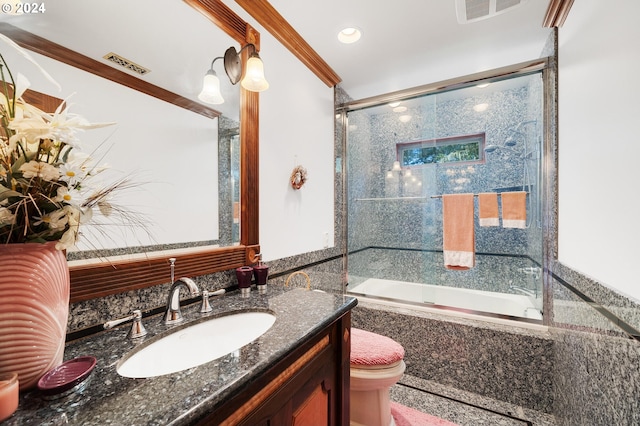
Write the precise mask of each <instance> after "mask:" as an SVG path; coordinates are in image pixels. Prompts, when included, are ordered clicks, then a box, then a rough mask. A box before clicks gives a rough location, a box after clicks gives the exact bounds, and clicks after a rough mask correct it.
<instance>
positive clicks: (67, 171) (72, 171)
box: [59, 162, 86, 186]
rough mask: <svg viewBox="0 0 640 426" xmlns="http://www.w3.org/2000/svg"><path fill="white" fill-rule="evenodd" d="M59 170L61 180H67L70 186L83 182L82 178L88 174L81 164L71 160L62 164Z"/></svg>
mask: <svg viewBox="0 0 640 426" xmlns="http://www.w3.org/2000/svg"><path fill="white" fill-rule="evenodd" d="M59 170H60V180H61V181H64V182H67V184H68V185H69V186H75V185H76V184H78V183H80V182H82V180H83V179H84V178H85V176H86V174H85V172H84V170H83V169H82V167H81V166H80V165H78V164H73V163H71V162H69V163H65V164H62V165H61V166H60V169H59Z"/></svg>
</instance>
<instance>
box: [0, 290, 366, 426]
mask: <svg viewBox="0 0 640 426" xmlns="http://www.w3.org/2000/svg"><path fill="white" fill-rule="evenodd" d="M356 304H357V301H356V299H354V298H352V297H347V296H340V295H333V294H329V293H321V292H315V291H306V290H302V289H293V290H288V289H280V288H276V287H269V288H268V290H267V292H266V294H258V293H257V292H256V291H255V290H254V291H252V292H251V294H250V296H249V297H247V298H243V297H241V296H240V294H239V292H232V293H229V294H226V295H224V296H221V297H219V298H217V299H212V300H211V306H212V307H213V311H212V312H211V313H208V314H201V313H200V312H199V309H200V304H199V303H194V304H192V305H189V306H186V307H183V309H182V312H183V314H184V317H185V322H187V323H188V322H190V321H202V317H203V316H209V317H218V316H223V315H228V314H230V313H234V312H242V311H262V312H270V313H272V314H274V315H275V316H276V320H275V323H274V324H273V326H272V327H271V328H270V329H269V330H268V331H267V332H265V333H264V334H263V335H262V336H260V337H259V338H257V339H256V340H255V341H253V342H252V343H250V344H248V345H246V346H243V347H242V348H240V349H239V350H237V351H233V352H232V353H229V354H227V355H224V356H222V357H221V358H218V359H215V360H213V361H210V362H207V363H205V364H202V365H199V366H197V367H193V368H189V369H186V370H183V371H179V372H177V373H171V374H165V375H161V376H157V377H147V378H139V379H132V378H127V377H123V376H121V375H119V374H118V372H117V371H116V368H117V366H118V364H119V362H120V361H121V360H122V359H123V357H125V358H126V355H127V354H128V353H129V351H131V350H135V349H136V347H138V346H141V345H147V344H148V343H149V342H153V341H154V340H156V339H157V338H158V336H161V335H165V334H166V333H170V332H171V330H172V329H173V327H184V325H177V326H166V325H164V324H163V323H162V321H161V317H162V316H161V315H156V316H153V317H149V318H144V319H143V323H144V325H145V327H146V329H147V331H148V334H147V336H145V337H144V338H142V339H136V340H132V339H130V338H128V337H127V334H128V332H129V328H130V325H128V324H123V325H122V326H120V327H118V328H116V329H113V330H108V331H104V332H100V333H97V334H95V335H92V336H89V337H86V338H83V339H79V340H77V341H73V342H70V343H69V344H68V345H67V347H66V350H65V359H71V358H75V357H79V356H86V355H89V356H94V357H96V358H97V359H98V363H97V366H96V368H95V369H94V371H93V372H92V374H91V376H90V379H89V382H88V383H87V386H86V388H85V389H84V390H82V391H80V392H76V393H73V394H71V395H68V396H65V397H63V398H60V399H55V400H45V399H43V398H42V395H41V394H40V392H39V391H38V390H34V391H31V392H27V393H25V394H23V395H21V397H20V406H19V408H18V411H17V412H16V413H15V414H14V416H13V417H11V418H10V419H8V420H7V422H6V424H7V425H58V424H72V425H83V426H85V425H104V424H114V425H133V424H135V425H168V424H169V425H209V424H215V425H224V424H229V425H236V424H246V425H267V424H279V425H288V424H294V423H295V424H296V425H300V424H302V425H304V424H313V425H320V424H327V425H340V424H348V423H349V354H350V311H351V309H352V308H353V307H354V306H355V305H356ZM205 338H206V336H203V339H205ZM139 340H142V342H140V341H139Z"/></svg>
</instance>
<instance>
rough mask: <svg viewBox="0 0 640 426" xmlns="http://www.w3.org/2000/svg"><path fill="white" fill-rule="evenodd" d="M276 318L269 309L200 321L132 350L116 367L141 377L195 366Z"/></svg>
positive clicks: (257, 334) (252, 335) (253, 335)
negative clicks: (267, 310)
mask: <svg viewBox="0 0 640 426" xmlns="http://www.w3.org/2000/svg"><path fill="white" fill-rule="evenodd" d="M275 320H276V317H275V315H273V314H271V313H268V312H239V313H236V314H231V315H226V316H222V317H216V318H212V319H210V320H208V321H204V322H199V323H196V324H193V325H190V326H187V327H185V328H182V329H179V330H177V331H175V332H173V333H171V334H168V335H167V336H165V337H162V338H161V339H159V340H157V341H155V342H153V343H151V344H150V345H148V346H144V347H142V349H134V350H132V351H131V352H129V354H127V355H126V356H125V357H123V359H122V360H120V362H118V365H117V367H116V370H117V372H118V374H120V375H121V376H124V377H132V378H144V377H155V376H161V375H163V374H170V373H176V372H178V371H182V370H186V369H188V368H192V367H196V366H198V365H200V364H204V363H206V362H209V361H213V360H214V359H218V358H221V357H223V356H225V355H227V354H229V353H231V352H234V351H236V350H238V349H240V348H241V347H243V346H244V345H247V344H249V343H251V342H252V341H254V340H255V339H257V338H258V337H260V336H261V335H263V334H264V333H265V332H266V331H267V330H269V328H271V326H272V325H273V323H274V322H275Z"/></svg>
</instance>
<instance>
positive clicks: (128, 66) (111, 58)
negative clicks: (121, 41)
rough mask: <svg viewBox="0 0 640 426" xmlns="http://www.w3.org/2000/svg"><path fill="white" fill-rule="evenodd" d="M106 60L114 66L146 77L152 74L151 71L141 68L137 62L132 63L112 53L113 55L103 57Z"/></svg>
mask: <svg viewBox="0 0 640 426" xmlns="http://www.w3.org/2000/svg"><path fill="white" fill-rule="evenodd" d="M103 58H104V59H106V60H107V61H111V62H113V63H114V64H118V65H120V66H121V67H123V68H126V69H128V70H129V71H133V72H135V73H136V74H139V75H145V74H147V73H150V72H151V70H150V69H148V68H145V67H141V66H140V65H138V64H136V63H135V62H131V61H130V60H128V59H125V58H123V57H122V56H120V55H116V54H115V53H113V52H111V53H107V54H106V55H104V56H103Z"/></svg>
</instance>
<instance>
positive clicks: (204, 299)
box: [200, 288, 226, 314]
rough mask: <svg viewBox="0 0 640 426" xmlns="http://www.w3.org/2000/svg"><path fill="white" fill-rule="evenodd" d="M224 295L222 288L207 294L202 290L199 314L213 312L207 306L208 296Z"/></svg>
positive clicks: (209, 306)
mask: <svg viewBox="0 0 640 426" xmlns="http://www.w3.org/2000/svg"><path fill="white" fill-rule="evenodd" d="M225 293H226V290H225V289H224V288H223V289H220V290H216V291H214V292H212V293H209V292H208V291H207V290H202V305H201V306H200V313H201V314H206V313H207V312H211V311H213V308H212V307H211V305H210V304H209V296H222V295H223V294H225Z"/></svg>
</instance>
